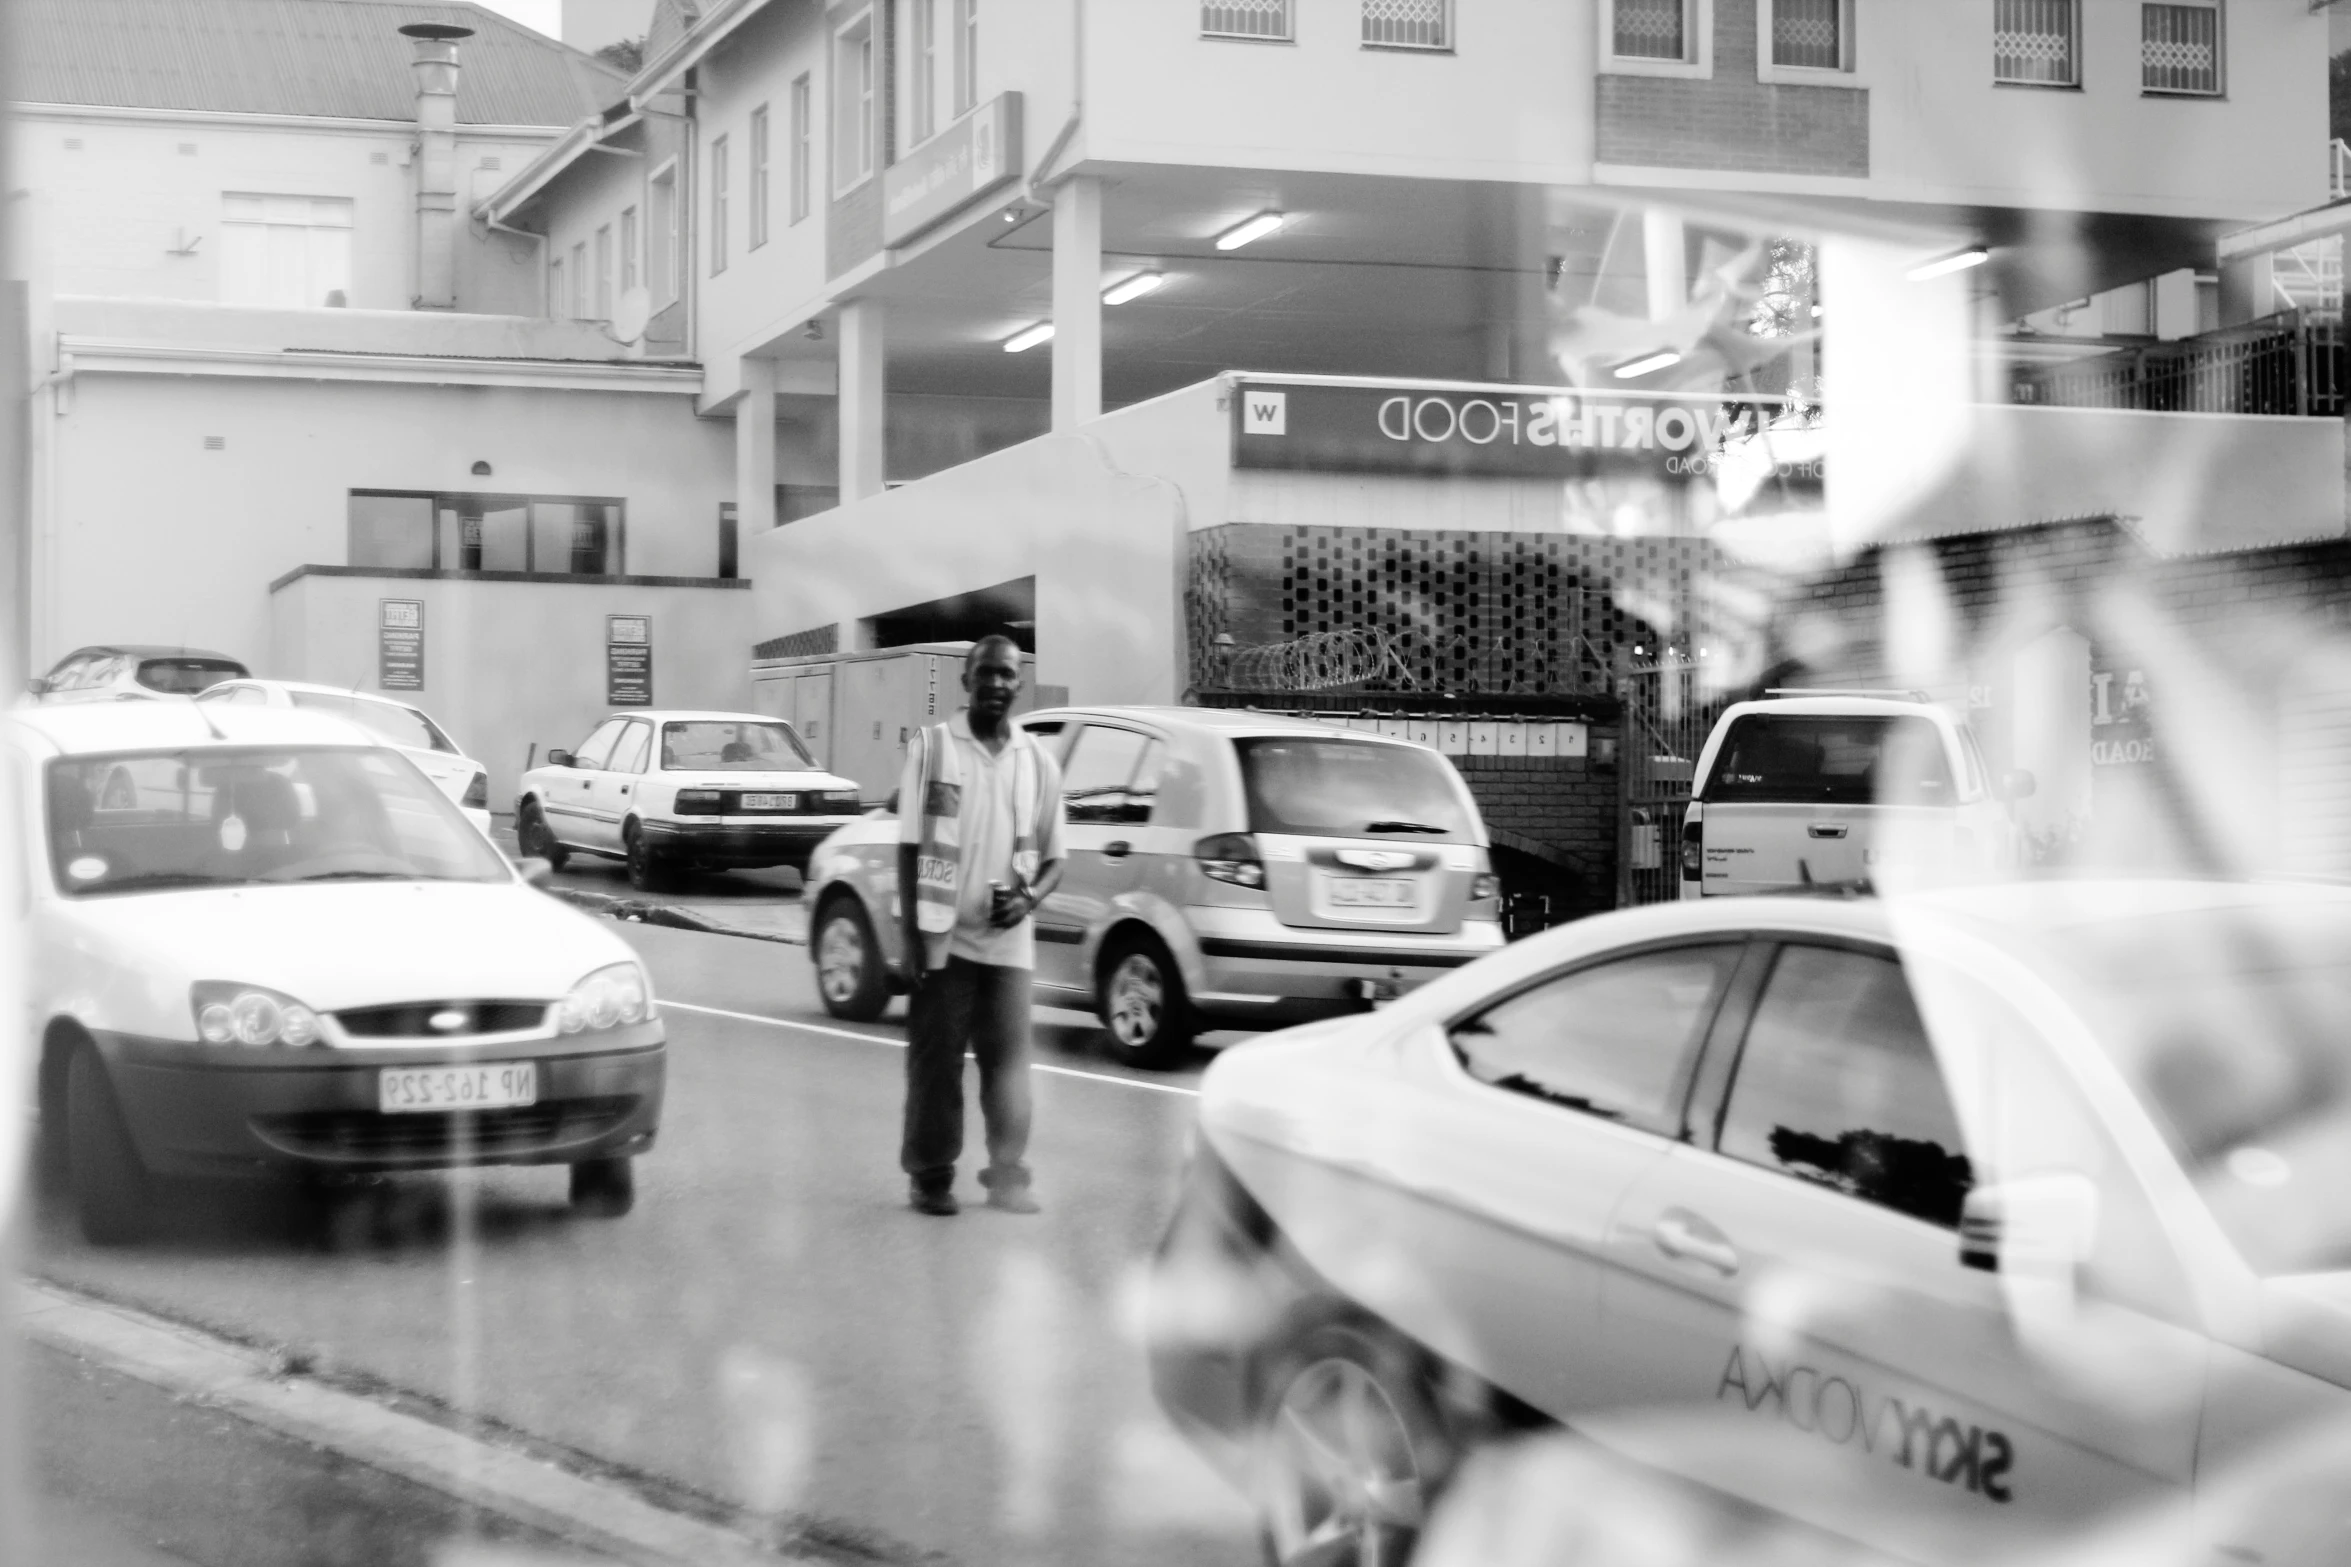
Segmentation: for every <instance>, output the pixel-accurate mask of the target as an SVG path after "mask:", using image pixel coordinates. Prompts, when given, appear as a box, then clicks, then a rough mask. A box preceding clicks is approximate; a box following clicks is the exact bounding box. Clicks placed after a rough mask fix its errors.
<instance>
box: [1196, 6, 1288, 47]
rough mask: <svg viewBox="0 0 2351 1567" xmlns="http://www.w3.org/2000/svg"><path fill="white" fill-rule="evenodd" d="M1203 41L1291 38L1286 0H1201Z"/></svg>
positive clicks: (1279, 39) (1283, 39)
mask: <svg viewBox="0 0 2351 1567" xmlns="http://www.w3.org/2000/svg"><path fill="white" fill-rule="evenodd" d="M1200 36H1201V37H1203V38H1271V39H1274V40H1276V41H1277V42H1281V43H1287V42H1289V41H1290V38H1291V36H1292V35H1291V31H1290V0H1201V4H1200Z"/></svg>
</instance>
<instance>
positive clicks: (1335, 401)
mask: <svg viewBox="0 0 2351 1567" xmlns="http://www.w3.org/2000/svg"><path fill="white" fill-rule="evenodd" d="M1787 415H1788V407H1787V404H1786V403H1785V402H1784V401H1783V400H1781V399H1779V398H1772V397H1745V398H1729V397H1703V396H1646V395H1642V394H1639V393H1626V392H1580V391H1565V392H1555V391H1549V390H1543V391H1535V390H1529V391H1526V392H1512V391H1509V390H1494V391H1482V390H1480V391H1459V390H1453V389H1449V388H1441V387H1430V388H1427V389H1425V390H1415V389H1412V388H1409V387H1397V386H1393V385H1390V386H1344V385H1316V384H1312V383H1298V382H1255V381H1243V382H1240V383H1238V384H1237V385H1236V386H1235V388H1234V397H1233V464H1234V466H1235V467H1239V468H1305V469H1318V470H1323V471H1326V472H1342V473H1417V474H1430V473H1438V474H1489V475H1497V476H1504V477H1528V478H1582V477H1589V476H1596V475H1603V474H1611V473H1650V474H1656V475H1659V476H1662V477H1665V478H1669V479H1680V480H1694V479H1710V478H1712V477H1714V476H1715V475H1716V473H1717V472H1718V471H1719V470H1720V468H1721V466H1722V463H1723V460H1724V454H1725V453H1726V452H1730V451H1733V450H1734V449H1736V450H1738V451H1739V452H1740V453H1741V454H1742V457H1743V458H1745V459H1747V460H1753V459H1754V458H1756V457H1761V458H1762V460H1764V461H1768V462H1769V463H1770V469H1771V477H1773V478H1775V479H1777V480H1778V481H1780V482H1781V483H1782V484H1785V485H1789V486H1792V487H1796V488H1803V489H1813V490H1817V489H1818V488H1819V485H1820V478H1821V471H1820V460H1819V458H1818V456H1817V444H1816V443H1814V442H1813V441H1810V440H1808V439H1806V438H1805V437H1804V436H1800V435H1792V434H1791V433H1790V432H1788V431H1787V430H1786V429H1785V428H1784V426H1785V423H1786V420H1787ZM1807 434H1809V432H1807ZM1782 447H1784V448H1787V449H1786V450H1784V451H1777V450H1775V448H1782Z"/></svg>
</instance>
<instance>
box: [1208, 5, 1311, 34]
mask: <svg viewBox="0 0 2351 1567" xmlns="http://www.w3.org/2000/svg"><path fill="white" fill-rule="evenodd" d="M1219 3H1220V0H1200V37H1201V38H1202V39H1203V40H1204V41H1205V40H1211V39H1213V40H1214V41H1216V42H1217V43H1231V44H1295V43H1296V42H1297V41H1298V0H1278V3H1279V4H1280V6H1281V8H1282V30H1281V31H1280V32H1279V33H1242V32H1230V31H1226V30H1223V29H1220V28H1212V27H1210V26H1209V25H1208V15H1209V12H1211V11H1212V10H1214V9H1216V8H1217V6H1218V5H1219ZM1243 3H1247V0H1243Z"/></svg>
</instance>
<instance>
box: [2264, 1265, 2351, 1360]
mask: <svg viewBox="0 0 2351 1567" xmlns="http://www.w3.org/2000/svg"><path fill="white" fill-rule="evenodd" d="M2261 1339H2262V1348H2263V1349H2264V1350H2265V1351H2266V1352H2267V1353H2268V1355H2269V1358H2270V1359H2272V1360H2275V1361H2277V1362H2279V1363H2280V1364H2282V1365H2288V1366H2292V1367H2293V1368H2294V1369H2295V1370H2296V1371H2300V1372H2303V1373H2306V1374H2307V1375H2310V1376H2314V1377H2317V1378H2320V1379H2321V1380H2322V1381H2327V1382H2332V1383H2334V1384H2335V1386H2337V1387H2345V1388H2351V1272H2342V1273H2304V1274H2297V1275H2294V1276H2292V1277H2290V1278H2278V1279H2265V1280H2263V1281H2262V1285H2261Z"/></svg>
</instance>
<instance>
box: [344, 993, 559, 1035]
mask: <svg viewBox="0 0 2351 1567" xmlns="http://www.w3.org/2000/svg"><path fill="white" fill-rule="evenodd" d="M443 1012H462V1013H464V1014H465V1022H464V1023H463V1024H461V1025H459V1026H458V1027H456V1028H453V1029H445V1030H444V1029H438V1028H435V1027H433V1024H432V1020H433V1018H434V1017H435V1016H437V1015H438V1014H440V1013H443ZM335 1021H336V1022H338V1023H340V1024H342V1025H343V1032H344V1033H346V1034H348V1035H350V1036H351V1037H352V1038H354V1039H463V1038H465V1037H466V1036H468V1035H470V1034H512V1033H519V1032H521V1031H522V1030H524V1029H531V1028H537V1027H538V1026H539V1025H541V1024H542V1023H544V1022H546V1021H547V1003H546V1002H544V1001H403V1002H399V1003H397V1004H395V1005H392V1006H382V1007H353V1008H352V1009H351V1010H350V1011H348V1012H338V1013H336V1014H335Z"/></svg>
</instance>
